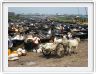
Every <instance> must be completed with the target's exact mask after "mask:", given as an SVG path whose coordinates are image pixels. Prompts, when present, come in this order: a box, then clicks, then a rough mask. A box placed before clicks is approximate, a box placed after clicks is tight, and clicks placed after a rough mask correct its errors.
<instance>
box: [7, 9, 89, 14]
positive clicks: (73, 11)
mask: <svg viewBox="0 0 96 74" xmlns="http://www.w3.org/2000/svg"><path fill="white" fill-rule="evenodd" d="M8 12H15V13H16V14H22V13H24V14H34V13H39V14H56V13H58V14H79V15H86V13H87V12H88V8H85V7H9V8H8Z"/></svg>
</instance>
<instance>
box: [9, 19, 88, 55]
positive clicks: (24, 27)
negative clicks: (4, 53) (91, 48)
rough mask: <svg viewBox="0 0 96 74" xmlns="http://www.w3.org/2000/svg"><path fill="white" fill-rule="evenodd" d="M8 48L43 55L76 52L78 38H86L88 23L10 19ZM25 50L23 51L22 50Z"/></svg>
mask: <svg viewBox="0 0 96 74" xmlns="http://www.w3.org/2000/svg"><path fill="white" fill-rule="evenodd" d="M8 24H9V27H8V49H10V50H11V51H18V48H19V49H20V48H22V50H23V51H24V50H26V51H27V52H29V51H32V52H37V53H42V54H43V55H44V56H45V57H49V56H50V55H55V56H56V57H62V56H64V55H71V54H72V52H73V53H77V52H76V49H77V48H78V45H79V42H80V40H84V39H87V38H88V24H85V25H80V24H69V23H62V22H56V21H49V20H43V19H42V20H40V21H36V20H30V21H27V20H19V21H10V20H9V23H8ZM24 52H25V51H24Z"/></svg>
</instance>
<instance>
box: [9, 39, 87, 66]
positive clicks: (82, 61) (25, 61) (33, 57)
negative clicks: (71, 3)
mask: <svg viewBox="0 0 96 74" xmlns="http://www.w3.org/2000/svg"><path fill="white" fill-rule="evenodd" d="M8 66H9V67H87V66H88V41H87V40H84V41H81V42H80V44H79V47H78V53H77V54H72V55H71V56H64V57H62V58H53V57H52V58H49V59H47V58H45V57H44V56H43V55H42V53H34V52H28V53H27V55H26V56H21V57H20V58H19V60H16V61H9V63H8Z"/></svg>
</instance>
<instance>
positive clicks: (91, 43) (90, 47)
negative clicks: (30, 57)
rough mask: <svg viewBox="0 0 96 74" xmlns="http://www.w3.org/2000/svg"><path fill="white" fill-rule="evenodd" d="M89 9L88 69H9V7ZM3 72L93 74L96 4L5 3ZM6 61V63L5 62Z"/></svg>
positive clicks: (3, 14) (3, 8)
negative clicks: (95, 13) (84, 73)
mask: <svg viewBox="0 0 96 74" xmlns="http://www.w3.org/2000/svg"><path fill="white" fill-rule="evenodd" d="M25 6H26V7H88V67H8V56H7V55H8V50H7V49H8V7H25ZM2 16H3V17H2V19H3V20H2V25H3V26H2V29H3V31H2V34H3V36H2V39H3V42H2V43H3V46H2V47H3V51H2V53H3V59H2V60H3V72H22V71H23V72H24V73H25V72H27V73H30V72H31V73H69V72H93V69H94V66H93V65H94V62H93V61H94V60H93V58H94V56H93V55H94V53H93V52H94V40H93V39H94V32H93V31H94V2H59V3H56V2H40V3H39V2H26V3H25V2H3V3H2ZM5 61H6V62H5Z"/></svg>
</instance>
